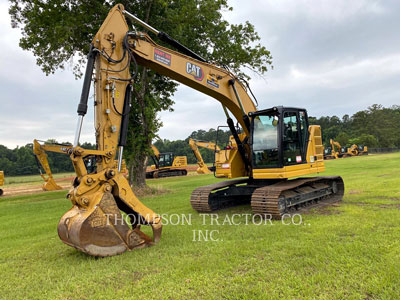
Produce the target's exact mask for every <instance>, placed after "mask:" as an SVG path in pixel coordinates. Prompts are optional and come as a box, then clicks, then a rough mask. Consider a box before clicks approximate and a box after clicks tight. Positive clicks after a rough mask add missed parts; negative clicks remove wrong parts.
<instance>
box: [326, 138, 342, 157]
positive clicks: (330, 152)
mask: <svg viewBox="0 0 400 300" xmlns="http://www.w3.org/2000/svg"><path fill="white" fill-rule="evenodd" d="M329 143H330V144H331V146H330V147H328V148H325V149H324V159H337V158H340V157H342V153H341V151H342V146H340V144H339V142H336V141H334V140H333V139H330V140H329Z"/></svg>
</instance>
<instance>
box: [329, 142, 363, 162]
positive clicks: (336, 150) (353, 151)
mask: <svg viewBox="0 0 400 300" xmlns="http://www.w3.org/2000/svg"><path fill="white" fill-rule="evenodd" d="M329 142H330V144H331V147H330V148H326V149H325V150H324V159H336V158H345V157H351V156H360V155H368V147H367V146H357V145H356V144H353V145H351V147H342V146H341V145H340V144H339V142H336V141H334V140H333V139H330V141H329Z"/></svg>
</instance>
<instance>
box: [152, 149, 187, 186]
mask: <svg viewBox="0 0 400 300" xmlns="http://www.w3.org/2000/svg"><path fill="white" fill-rule="evenodd" d="M151 149H152V150H153V154H154V155H152V156H151V158H152V160H153V161H154V165H151V167H150V168H151V170H150V171H146V178H162V177H172V176H186V175H187V170H186V168H187V157H186V156H175V155H174V154H173V153H172V152H166V153H160V151H158V149H157V147H156V146H154V145H151Z"/></svg>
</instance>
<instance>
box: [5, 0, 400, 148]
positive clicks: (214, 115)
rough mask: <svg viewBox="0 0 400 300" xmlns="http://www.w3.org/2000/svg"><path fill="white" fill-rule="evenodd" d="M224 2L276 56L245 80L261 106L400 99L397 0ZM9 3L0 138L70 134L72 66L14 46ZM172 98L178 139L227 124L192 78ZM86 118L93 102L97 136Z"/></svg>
mask: <svg viewBox="0 0 400 300" xmlns="http://www.w3.org/2000/svg"><path fill="white" fill-rule="evenodd" d="M229 3H230V5H231V6H233V8H234V10H233V11H232V12H229V11H227V12H224V17H225V18H226V19H227V20H228V21H229V22H231V23H243V22H245V21H246V20H249V21H250V22H251V23H252V24H254V25H255V28H256V30H257V32H259V34H260V36H261V38H262V40H261V43H262V44H263V45H265V46H266V47H267V48H268V49H269V50H271V53H272V56H273V57H274V59H273V64H274V70H272V71H269V72H268V73H267V74H266V75H265V78H260V77H258V76H253V77H254V78H253V80H252V81H251V82H250V84H251V87H252V90H253V92H254V93H255V94H256V96H257V99H258V100H259V103H260V105H259V108H260V109H262V108H268V107H271V106H275V105H287V106H299V107H304V108H306V109H307V110H308V111H309V114H310V115H313V116H321V115H333V114H335V115H338V116H342V115H344V114H350V115H351V114H353V113H355V112H356V111H358V110H361V109H365V108H367V107H368V106H370V105H372V104H374V103H380V104H383V105H385V106H390V105H393V104H398V103H399V99H400V92H399V89H398V79H399V78H400V39H399V38H398V30H397V29H398V28H400V2H399V1H395V0H386V1H378V0H353V1H348V0H321V1H307V0H252V1H247V2H243V1H238V0H235V1H230V2H229ZM7 9H8V3H7V2H1V3H0V34H1V36H2V40H3V44H2V50H1V51H2V52H1V53H2V55H1V56H0V85H1V91H2V96H1V98H0V120H1V121H2V122H1V123H2V126H0V144H4V145H7V146H9V147H15V146H16V145H24V144H26V143H28V142H31V141H32V140H33V138H40V139H47V138H55V139H57V140H59V141H67V140H69V141H72V140H73V134H74V131H75V126H76V107H77V104H78V101H79V98H80V91H81V86H82V81H80V80H78V81H76V80H75V78H74V76H73V75H72V72H71V71H70V70H66V71H63V72H57V73H56V74H54V75H51V76H45V75H43V73H42V72H41V70H40V68H39V67H37V66H36V63H35V58H34V57H33V55H32V54H31V53H29V52H26V51H22V50H21V49H20V48H19V46H18V41H19V38H20V34H19V31H18V30H16V29H11V27H10V25H9V24H10V18H9V16H8V14H7ZM251 75H254V74H251ZM174 100H175V105H174V109H175V111H174V112H172V113H170V112H163V113H161V114H160V118H161V120H162V121H163V123H164V127H163V128H162V129H161V130H160V132H159V136H160V137H161V138H168V139H184V138H186V137H187V136H188V135H189V134H190V133H191V132H192V131H194V130H198V129H208V128H216V127H217V126H218V125H225V123H226V121H225V115H224V113H223V111H222V109H221V106H220V104H219V103H218V102H217V101H215V100H214V99H212V98H210V97H208V96H205V95H203V94H201V93H199V92H197V91H194V90H192V89H190V88H188V87H183V86H182V87H180V88H179V89H178V92H177V93H176V94H175V96H174ZM90 101H91V100H90ZM90 109H92V108H90ZM92 122H93V111H92V110H91V111H89V113H88V115H87V117H86V118H85V123H84V126H85V127H84V130H83V132H82V139H81V140H82V141H90V142H94V130H93V125H92Z"/></svg>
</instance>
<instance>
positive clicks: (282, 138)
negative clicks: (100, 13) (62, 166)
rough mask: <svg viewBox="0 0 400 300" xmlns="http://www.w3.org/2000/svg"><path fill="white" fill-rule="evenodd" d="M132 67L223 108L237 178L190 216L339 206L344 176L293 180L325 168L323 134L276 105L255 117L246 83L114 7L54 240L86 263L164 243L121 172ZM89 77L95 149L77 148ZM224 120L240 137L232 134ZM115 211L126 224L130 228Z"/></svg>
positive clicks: (199, 197) (217, 187)
mask: <svg viewBox="0 0 400 300" xmlns="http://www.w3.org/2000/svg"><path fill="white" fill-rule="evenodd" d="M126 18H127V19H130V20H131V21H132V22H134V23H138V24H140V25H141V26H143V27H144V28H146V29H147V30H148V31H150V32H152V33H153V34H155V35H156V36H157V37H158V38H159V39H160V40H162V41H163V42H164V43H165V44H169V45H171V46H173V47H174V48H175V49H176V50H177V51H174V50H171V49H169V48H167V47H164V46H160V45H158V44H156V43H155V42H154V41H153V40H152V39H151V38H150V36H149V35H148V34H147V33H144V32H138V31H136V30H134V31H130V30H129V27H128V24H127V21H126ZM131 64H132V65H133V67H132V70H137V67H138V66H139V65H140V66H145V67H147V68H150V69H152V70H154V71H155V72H158V73H159V74H161V75H164V76H167V77H169V78H172V79H174V80H176V81H178V82H180V83H182V84H185V85H187V86H189V87H192V88H193V89H195V90H197V91H200V92H202V93H204V94H207V95H209V96H211V97H212V98H214V99H216V100H217V101H219V102H220V103H221V104H222V107H223V110H224V112H225V114H226V117H227V122H228V126H229V128H230V130H231V133H232V139H233V140H234V141H235V147H234V148H232V149H231V150H230V152H231V153H230V156H232V157H234V156H236V158H235V159H232V160H231V164H230V166H229V169H226V170H225V171H226V173H227V174H228V175H229V176H231V177H232V178H233V177H241V178H239V179H234V180H229V181H223V182H218V183H216V184H213V185H209V186H205V187H200V188H197V189H195V190H194V191H193V192H192V195H191V200H190V202H191V205H192V207H193V208H194V209H195V210H197V211H199V212H204V211H212V210H216V209H219V208H223V207H226V206H231V205H237V204H243V203H248V204H250V205H251V207H252V210H253V212H254V213H256V214H260V215H261V216H266V215H270V216H272V217H274V218H280V217H281V216H282V215H283V214H286V213H289V212H291V211H292V210H295V209H300V208H301V207H303V206H307V205H308V204H311V203H312V204H315V203H317V202H327V201H328V202H329V201H339V200H341V198H342V196H343V193H344V184H343V181H342V179H341V177H339V176H329V177H302V178H298V177H299V176H303V175H311V174H315V173H319V172H322V171H324V170H325V166H324V161H323V146H322V138H321V129H320V127H319V126H316V125H312V126H309V123H308V117H307V112H306V110H305V109H302V108H295V107H282V106H276V107H272V108H267V109H262V110H257V108H256V106H255V104H254V102H253V101H252V99H251V98H250V96H249V95H248V93H247V91H248V87H247V85H245V84H244V83H243V82H242V80H240V79H239V78H237V77H236V76H235V75H234V74H233V73H231V72H230V71H229V70H228V69H226V68H224V67H219V66H217V65H215V64H213V63H211V62H209V61H207V60H205V59H204V58H202V57H201V56H199V55H197V54H196V53H194V52H193V51H191V50H190V49H188V48H186V47H185V46H183V45H181V44H180V43H179V42H177V41H176V40H174V39H172V38H171V37H169V36H168V35H167V34H165V33H163V32H161V31H158V30H156V29H154V28H153V27H151V26H150V25H148V24H146V23H145V22H143V21H141V20H140V19H138V18H137V17H136V16H134V15H133V14H131V13H129V12H128V11H126V10H125V9H124V7H123V6H122V5H121V4H118V5H116V6H114V7H113V8H112V9H111V11H110V12H109V14H108V16H107V18H106V19H105V21H104V22H103V24H102V25H101V27H100V29H99V31H98V32H97V34H96V35H95V36H94V38H93V41H92V43H91V48H90V51H89V54H88V63H87V67H86V72H85V76H84V82H83V89H82V95H81V100H80V103H79V105H78V124H77V129H76V134H75V140H74V144H73V148H72V149H70V150H69V153H70V157H71V160H72V164H73V166H74V168H75V172H76V178H75V180H74V183H73V187H72V188H71V190H70V191H69V193H68V195H67V197H68V199H70V201H71V202H72V208H71V209H70V210H69V211H68V212H67V213H65V214H64V216H63V217H62V218H61V220H60V222H59V224H58V234H59V236H60V238H61V240H62V241H63V242H64V243H66V244H67V245H70V246H72V247H75V248H76V249H78V250H80V251H83V252H85V253H88V254H90V255H95V256H110V255H116V254H119V253H122V252H124V251H126V250H132V249H135V248H141V247H144V246H146V245H150V244H153V243H156V242H157V241H159V240H160V238H161V228H162V224H161V217H160V216H159V215H158V214H156V213H155V212H153V211H152V210H151V209H149V208H147V207H146V206H145V205H143V204H142V203H141V202H140V201H139V200H138V199H137V198H136V196H135V195H134V193H133V192H132V189H131V188H130V186H129V184H128V182H127V180H126V179H125V177H123V176H122V175H121V174H120V169H121V164H122V153H123V148H124V146H125V145H126V134H127V125H128V114H129V107H130V106H129V102H130V100H131V88H132V86H131V85H132V84H133V81H134V78H135V76H136V73H135V71H133V73H132V74H131V73H130V68H129V65H131ZM93 70H95V72H94V82H95V84H94V86H95V93H94V95H95V103H96V106H95V116H96V117H95V122H96V124H95V126H94V128H96V141H97V143H96V144H97V149H96V150H88V149H83V148H82V147H79V146H78V142H79V137H80V132H81V128H82V122H83V118H84V115H85V114H86V112H87V100H88V96H89V90H90V84H91V80H92V78H93ZM230 113H231V114H233V116H234V117H235V118H236V120H237V121H238V123H239V124H240V127H241V130H242V132H238V131H237V130H236V127H235V125H234V122H233V120H232V119H231V117H230ZM90 155H92V156H95V157H96V168H95V170H93V171H92V172H88V169H87V168H86V166H85V164H84V159H85V157H88V156H90ZM115 156H117V157H118V162H119V163H118V167H117V168H116V167H115V166H114V161H113V160H114V157H115ZM216 172H218V169H217V170H216ZM227 177H228V176H227ZM294 177H295V178H296V179H290V180H289V178H294ZM121 211H123V212H124V213H125V216H129V217H130V222H129V223H130V224H128V222H126V221H125V218H123V217H122V214H121ZM141 225H148V226H151V228H152V231H153V238H150V237H149V236H148V235H146V234H144V233H143V232H142V231H141V230H140V229H141Z"/></svg>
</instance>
